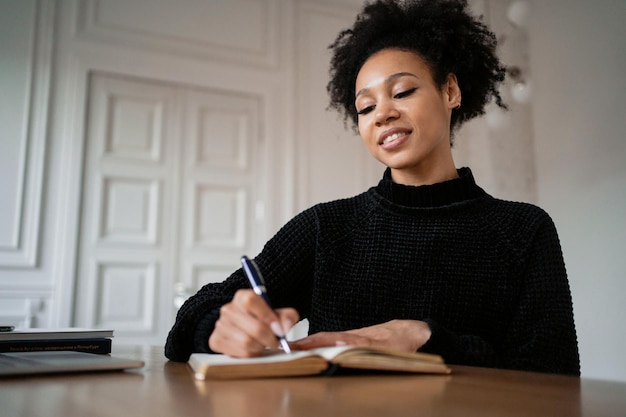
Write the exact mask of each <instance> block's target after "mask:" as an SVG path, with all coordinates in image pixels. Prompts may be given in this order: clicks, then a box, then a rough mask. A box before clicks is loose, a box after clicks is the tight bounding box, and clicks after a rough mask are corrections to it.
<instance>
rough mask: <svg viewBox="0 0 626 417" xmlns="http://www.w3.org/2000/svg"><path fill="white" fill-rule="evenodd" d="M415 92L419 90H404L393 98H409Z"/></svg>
mask: <svg viewBox="0 0 626 417" xmlns="http://www.w3.org/2000/svg"><path fill="white" fill-rule="evenodd" d="M415 90H417V88H416V87H415V88H409V89H408V90H404V91H401V92H399V93H398V94H396V95H395V96H393V98H404V97H408V96H410V95H411V94H413V93H414V92H415Z"/></svg>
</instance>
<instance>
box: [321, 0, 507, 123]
mask: <svg viewBox="0 0 626 417" xmlns="http://www.w3.org/2000/svg"><path fill="white" fill-rule="evenodd" d="M496 44H497V40H496V37H495V35H494V34H493V33H492V32H491V31H490V30H489V29H488V28H487V26H486V25H485V24H484V23H482V22H481V20H479V18H476V17H474V16H473V15H471V14H470V13H469V12H468V10H467V1H466V0H406V1H394V0H378V1H375V2H371V3H366V5H365V6H364V8H363V10H362V11H361V13H360V14H359V15H358V16H357V19H356V21H355V23H354V25H353V26H352V28H350V29H346V30H343V31H342V32H340V33H339V35H338V36H337V39H336V40H335V41H334V42H333V43H332V44H331V45H330V46H329V49H331V50H332V51H333V56H332V59H331V65H330V81H329V83H328V85H327V87H326V88H327V90H328V93H329V95H330V106H329V108H331V109H335V110H337V111H339V113H342V114H343V118H344V122H347V121H348V120H349V119H350V120H351V121H352V123H353V128H354V129H355V130H358V116H357V111H356V107H355V104H354V95H355V82H356V78H357V75H358V73H359V70H360V69H361V67H362V66H363V64H364V63H365V61H366V60H367V59H368V58H369V57H370V56H372V55H373V54H375V53H376V52H378V51H380V50H382V49H387V48H397V49H400V50H406V51H412V52H415V53H417V54H418V55H419V56H420V57H421V58H422V59H424V60H425V61H426V63H427V64H428V66H429V68H430V71H431V74H432V76H433V80H434V81H435V83H436V84H437V85H439V86H443V84H444V83H445V81H446V79H447V77H448V75H449V74H451V73H452V74H455V75H456V77H457V80H458V83H459V86H460V88H461V93H462V96H463V105H462V106H461V107H460V108H458V109H454V110H453V111H452V116H451V121H450V129H451V132H454V131H455V130H456V129H457V128H458V127H459V126H460V125H461V124H462V123H464V122H465V121H467V120H469V119H472V118H474V117H476V116H480V115H483V114H484V113H485V105H486V104H487V103H488V102H489V101H490V100H491V99H493V100H494V101H495V102H496V104H497V105H498V106H500V107H501V108H503V109H506V105H505V104H504V103H503V101H502V98H501V97H500V93H499V92H498V86H499V84H500V83H501V82H502V81H504V77H505V74H506V68H505V67H504V65H502V63H501V62H500V60H499V59H498V57H497V56H496Z"/></svg>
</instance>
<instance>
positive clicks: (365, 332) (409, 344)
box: [289, 320, 431, 352]
mask: <svg viewBox="0 0 626 417" xmlns="http://www.w3.org/2000/svg"><path fill="white" fill-rule="evenodd" d="M430 334H431V331H430V327H429V326H428V324H427V323H425V322H423V321H418V320H391V321H388V322H386V323H381V324H376V325H374V326H369V327H363V328H360V329H354V330H348V331H345V332H320V333H315V334H313V335H311V336H307V337H305V338H302V339H300V340H296V341H295V342H290V343H289V344H290V345H291V347H292V348H293V349H296V350H307V349H313V348H317V347H324V346H342V345H350V346H372V347H381V348H387V349H394V350H401V351H406V352H416V351H417V350H418V349H419V348H420V347H422V346H423V345H424V343H426V342H427V341H428V339H430Z"/></svg>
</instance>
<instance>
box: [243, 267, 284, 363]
mask: <svg viewBox="0 0 626 417" xmlns="http://www.w3.org/2000/svg"><path fill="white" fill-rule="evenodd" d="M241 265H243V270H244V272H245V273H246V276H247V277H248V281H250V286H251V287H252V291H254V292H255V293H256V294H257V295H259V296H260V297H261V298H263V299H264V300H265V302H266V303H267V305H268V306H269V307H270V308H272V309H273V307H272V304H271V303H270V299H269V297H268V296H267V288H265V281H264V280H263V275H261V271H259V267H258V266H257V265H256V263H255V262H254V261H253V260H251V259H250V258H248V257H247V256H245V255H244V256H242V257H241ZM278 340H280V345H281V346H282V348H283V350H284V351H285V352H287V353H291V348H290V347H289V343H287V338H286V337H285V336H284V335H283V336H278Z"/></svg>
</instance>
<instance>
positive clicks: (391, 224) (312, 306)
mask: <svg viewBox="0 0 626 417" xmlns="http://www.w3.org/2000/svg"><path fill="white" fill-rule="evenodd" d="M458 172H459V178H457V179H453V180H450V181H445V182H442V183H438V184H434V185H426V186H419V187H414V186H405V185H400V184H396V183H394V182H393V181H392V180H391V174H390V171H389V169H387V170H386V171H385V174H384V176H383V179H382V180H381V181H380V182H379V184H378V185H377V186H376V187H372V188H370V189H369V190H368V191H366V192H364V193H362V194H359V195H357V196H354V197H351V198H347V199H342V200H336V201H332V202H327V203H322V204H318V205H315V206H313V207H311V208H309V209H307V210H305V211H303V212H301V213H300V214H298V215H297V216H296V217H294V218H293V219H292V220H291V221H289V222H288V223H287V224H286V225H285V226H283V227H282V228H281V229H280V230H279V231H278V232H277V233H276V235H274V237H272V238H271V239H270V240H269V241H268V242H267V244H266V245H265V247H264V248H263V250H262V251H261V253H260V254H259V255H258V256H257V257H256V262H257V264H258V265H259V268H260V270H261V271H262V272H263V274H264V278H265V281H266V287H267V289H268V293H269V295H270V298H271V301H272V305H273V306H274V307H275V308H278V307H294V308H295V309H297V311H298V312H299V314H300V317H301V318H303V319H304V318H306V319H308V321H309V334H313V333H317V332H320V331H344V330H349V329H356V328H361V327H365V326H371V325H374V324H379V323H384V322H387V321H389V320H393V319H411V320H422V321H425V322H427V323H428V325H429V326H430V328H431V330H432V335H431V338H430V339H429V341H428V342H427V343H426V344H425V345H424V346H423V347H422V348H421V349H420V351H422V352H429V353H436V354H439V355H441V356H442V357H443V358H444V360H445V361H446V362H447V363H449V364H462V365H475V366H486V367H498V368H510V369H523V370H531V371H540V372H551V373H562V374H570V375H579V374H580V365H579V354H578V345H577V339H576V331H575V327H574V318H573V311H572V299H571V294H570V288H569V284H568V280H567V274H566V271H565V265H564V262H563V255H562V253H561V247H560V243H559V239H558V235H557V232H556V229H555V226H554V223H553V222H552V220H551V218H550V217H549V216H548V214H547V213H546V212H545V211H543V210H542V209H540V208H538V207H536V206H534V205H531V204H526V203H518V202H510V201H504V200H499V199H495V198H493V197H491V196H490V195H488V194H487V193H486V192H485V191H484V190H483V189H481V188H480V187H479V186H478V185H476V183H475V181H474V178H473V176H472V173H471V171H470V170H469V169H468V168H461V169H459V170H458ZM240 288H249V284H248V281H247V280H246V278H245V276H244V274H243V271H242V270H241V269H239V270H237V271H235V272H234V273H233V274H232V275H231V276H230V277H229V278H228V279H226V280H225V281H224V282H221V283H210V284H207V285H205V286H204V287H202V288H201V289H200V290H199V291H198V292H197V293H196V294H195V295H193V296H192V297H190V298H189V299H188V300H187V301H186V302H185V303H184V305H183V306H182V307H181V308H180V310H179V312H178V315H177V318H176V322H175V324H174V326H173V327H172V329H171V331H170V333H169V336H168V338H167V343H166V346H165V354H166V356H167V357H168V358H169V359H171V360H174V361H186V360H188V358H189V355H190V354H191V353H193V352H211V350H210V348H209V346H208V339H209V336H210V334H211V332H212V331H213V329H214V325H215V322H216V320H217V319H218V317H219V309H220V307H221V306H222V305H223V304H225V303H227V302H229V301H230V300H231V299H232V297H233V295H234V293H235V291H237V290H238V289H240Z"/></svg>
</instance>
